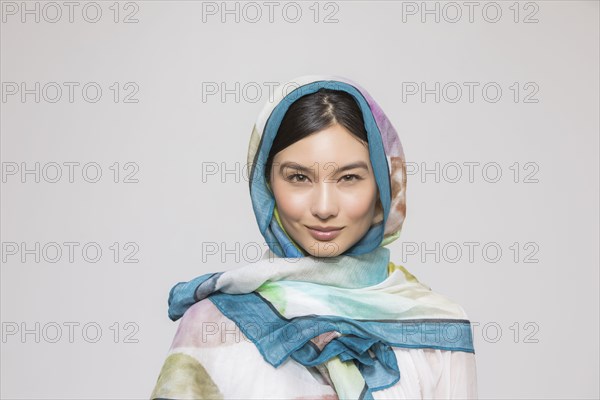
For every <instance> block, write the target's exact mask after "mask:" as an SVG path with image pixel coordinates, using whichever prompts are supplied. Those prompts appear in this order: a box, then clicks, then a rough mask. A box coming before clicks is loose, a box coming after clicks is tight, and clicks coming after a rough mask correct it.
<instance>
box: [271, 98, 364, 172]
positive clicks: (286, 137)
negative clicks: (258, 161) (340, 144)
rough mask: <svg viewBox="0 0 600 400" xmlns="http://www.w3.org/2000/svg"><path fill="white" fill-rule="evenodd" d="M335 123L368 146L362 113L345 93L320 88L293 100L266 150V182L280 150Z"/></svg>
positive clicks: (354, 101)
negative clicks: (271, 143) (269, 147)
mask: <svg viewBox="0 0 600 400" xmlns="http://www.w3.org/2000/svg"><path fill="white" fill-rule="evenodd" d="M336 123H339V124H340V125H342V126H343V127H344V128H346V129H347V130H348V131H350V133H352V134H353V135H354V136H356V137H357V138H358V139H360V140H361V141H363V142H365V143H368V140H367V130H366V129H365V123H364V120H363V116H362V112H361V110H360V107H359V106H358V103H357V102H356V100H354V97H353V96H352V95H351V94H350V93H347V92H344V91H340V90H332V89H326V88H321V89H319V90H318V91H316V92H314V93H311V94H307V95H304V96H302V97H300V98H299V99H298V100H296V101H295V102H294V103H292V105H291V106H290V107H289V108H288V110H287V112H286V113H285V115H284V117H283V120H282V121H281V125H280V126H279V129H278V130H277V135H276V136H275V139H274V140H273V145H272V146H271V150H270V151H269V157H268V158H267V165H266V166H265V167H266V168H265V177H266V179H267V181H269V177H270V174H271V167H272V164H273V158H275V155H276V154H277V153H279V152H280V151H281V150H283V149H285V148H286V147H288V146H291V145H292V144H294V143H296V142H298V141H299V140H301V139H304V138H305V137H307V136H309V135H311V134H313V133H316V132H318V131H321V130H323V129H326V128H328V127H330V126H332V125H334V124H336Z"/></svg>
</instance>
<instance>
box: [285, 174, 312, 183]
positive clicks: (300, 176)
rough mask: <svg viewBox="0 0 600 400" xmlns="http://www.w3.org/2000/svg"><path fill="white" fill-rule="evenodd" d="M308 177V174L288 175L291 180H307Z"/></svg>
mask: <svg viewBox="0 0 600 400" xmlns="http://www.w3.org/2000/svg"><path fill="white" fill-rule="evenodd" d="M307 178H308V177H307V176H306V175H303V174H294V175H290V176H288V180H289V181H290V182H306V179H307Z"/></svg>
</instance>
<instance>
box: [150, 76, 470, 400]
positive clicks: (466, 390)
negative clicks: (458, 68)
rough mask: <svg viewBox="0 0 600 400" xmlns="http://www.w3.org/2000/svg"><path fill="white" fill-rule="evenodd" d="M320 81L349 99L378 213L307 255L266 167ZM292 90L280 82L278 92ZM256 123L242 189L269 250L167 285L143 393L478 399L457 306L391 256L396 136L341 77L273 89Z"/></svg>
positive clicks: (398, 166) (400, 192) (396, 214)
mask: <svg viewBox="0 0 600 400" xmlns="http://www.w3.org/2000/svg"><path fill="white" fill-rule="evenodd" d="M321 87H326V88H331V89H335V90H343V91H346V92H348V93H350V94H351V95H352V96H354V98H355V99H356V101H357V103H358V104H359V106H360V108H361V111H362V113H363V118H364V121H365V127H366V129H367V133H368V142H369V152H370V158H371V164H372V166H373V169H374V172H375V179H376V182H377V186H378V189H379V194H380V199H381V202H382V205H383V210H384V219H383V221H382V222H380V223H378V224H375V225H373V226H372V227H371V228H370V230H369V231H368V232H367V233H366V234H365V236H364V237H363V238H361V240H360V241H359V242H357V243H356V244H355V245H354V246H352V247H351V248H350V249H348V250H347V251H346V252H344V253H343V254H341V255H339V256H337V257H322V258H319V257H313V256H310V255H307V254H306V253H305V252H304V251H303V250H302V249H301V248H300V247H299V246H298V245H297V244H296V243H294V242H293V240H292V239H291V238H290V237H289V236H288V235H287V234H286V232H285V230H284V229H283V227H282V226H281V224H280V222H279V221H278V218H277V209H276V205H275V202H274V198H273V195H272V193H271V191H270V188H269V186H268V184H267V182H266V180H265V178H264V171H262V168H261V165H262V166H264V163H265V161H266V159H267V156H268V153H269V150H270V147H271V144H272V142H273V139H274V137H275V134H276V133H277V129H278V126H279V124H280V122H281V119H282V118H283V115H285V112H286V110H287V109H288V108H289V105H290V104H292V103H293V101H295V100H297V99H298V98H299V97H301V96H303V95H306V94H309V93H314V92H315V91H317V90H319V89H320V88H321ZM286 88H287V89H286ZM272 100H273V101H271V102H269V103H268V104H267V105H266V106H265V108H264V109H263V111H262V112H261V114H260V115H259V118H258V120H257V122H256V124H255V126H254V129H253V131H252V137H251V140H250V146H249V151H248V160H249V162H250V163H252V164H253V168H252V170H251V181H250V193H251V198H252V202H253V209H254V212H255V216H256V220H257V222H258V225H259V229H260V231H261V233H262V234H263V236H264V237H265V239H266V241H267V243H268V245H269V248H270V250H269V251H267V252H266V253H265V255H264V256H263V258H262V259H261V260H260V261H258V262H256V263H253V264H248V265H244V266H242V267H238V268H235V269H232V270H229V271H221V272H214V273H208V274H204V275H201V276H198V277H197V278H195V279H193V280H191V281H189V282H180V283H178V284H177V285H175V286H174V287H173V288H172V289H171V291H170V293H169V299H168V303H169V317H170V318H171V319H172V320H174V321H175V320H179V319H180V318H181V321H180V324H179V327H178V330H177V333H176V335H175V338H174V340H173V343H172V345H171V348H170V349H169V352H168V355H167V358H166V360H165V362H164V364H163V367H162V370H161V372H160V374H159V377H158V380H157V382H156V386H155V388H154V391H153V392H152V395H151V398H152V399H209V398H210V399H228V398H232V399H233V398H236V399H239V398H256V399H266V398H278V399H282V398H286V399H288V398H294V399H304V398H311V399H312V398H322V399H338V398H339V399H387V398H394V399H400V398H425V397H427V398H476V397H477V380H476V366H475V356H474V355H475V352H474V348H473V339H472V331H471V324H470V321H469V319H468V317H467V315H466V313H465V311H464V309H463V308H462V307H461V306H460V305H458V304H457V303H455V302H453V301H452V300H450V299H449V298H447V297H445V296H443V295H441V294H438V293H436V292H434V291H432V290H431V288H430V287H428V286H427V285H425V284H423V283H421V282H419V281H418V279H417V278H416V277H415V276H414V275H412V274H411V273H410V272H409V271H408V270H407V269H406V268H404V267H403V266H400V265H396V264H395V263H393V262H392V261H391V260H390V252H389V250H388V249H387V248H386V247H384V246H385V245H386V244H388V243H390V242H392V241H393V240H395V239H397V238H398V235H399V232H400V229H401V227H402V223H403V221H404V217H405V188H406V172H405V162H404V154H403V151H402V146H401V144H400V140H399V138H398V135H397V133H396V131H395V130H394V128H393V127H392V125H391V123H390V122H389V120H388V119H387V117H386V116H385V114H384V113H383V111H382V110H381V108H380V107H379V106H378V105H377V104H376V103H375V102H374V100H373V99H372V98H371V97H370V96H369V95H368V94H367V93H366V91H365V90H364V89H362V88H360V87H359V86H358V85H357V84H355V83H353V82H351V81H349V80H347V79H345V78H341V77H333V76H308V77H301V78H297V79H295V80H293V81H290V82H288V83H287V84H285V85H282V86H280V88H279V90H278V92H277V93H276V95H275V96H274V98H273V99H272Z"/></svg>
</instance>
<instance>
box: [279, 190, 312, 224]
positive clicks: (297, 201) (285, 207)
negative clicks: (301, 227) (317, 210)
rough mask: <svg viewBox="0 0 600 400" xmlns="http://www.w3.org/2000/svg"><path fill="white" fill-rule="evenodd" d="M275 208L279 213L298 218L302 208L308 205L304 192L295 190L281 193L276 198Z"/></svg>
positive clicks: (294, 218)
mask: <svg viewBox="0 0 600 400" xmlns="http://www.w3.org/2000/svg"><path fill="white" fill-rule="evenodd" d="M276 202H277V209H278V210H279V213H280V214H282V213H283V214H284V215H285V216H286V217H288V218H290V219H293V220H298V219H300V217H301V216H302V214H303V212H304V210H306V208H307V207H308V204H307V196H306V194H302V193H298V192H295V191H288V192H287V193H282V194H281V195H280V196H279V197H278V198H277V199H276Z"/></svg>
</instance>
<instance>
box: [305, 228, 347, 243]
mask: <svg viewBox="0 0 600 400" xmlns="http://www.w3.org/2000/svg"><path fill="white" fill-rule="evenodd" d="M307 228H308V232H309V233H310V235H311V236H312V237H313V238H315V239H316V240H322V241H328V240H333V239H335V238H336V237H337V236H338V235H339V234H340V232H341V231H342V229H343V228H325V229H327V230H319V229H317V228H311V227H308V226H307Z"/></svg>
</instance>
